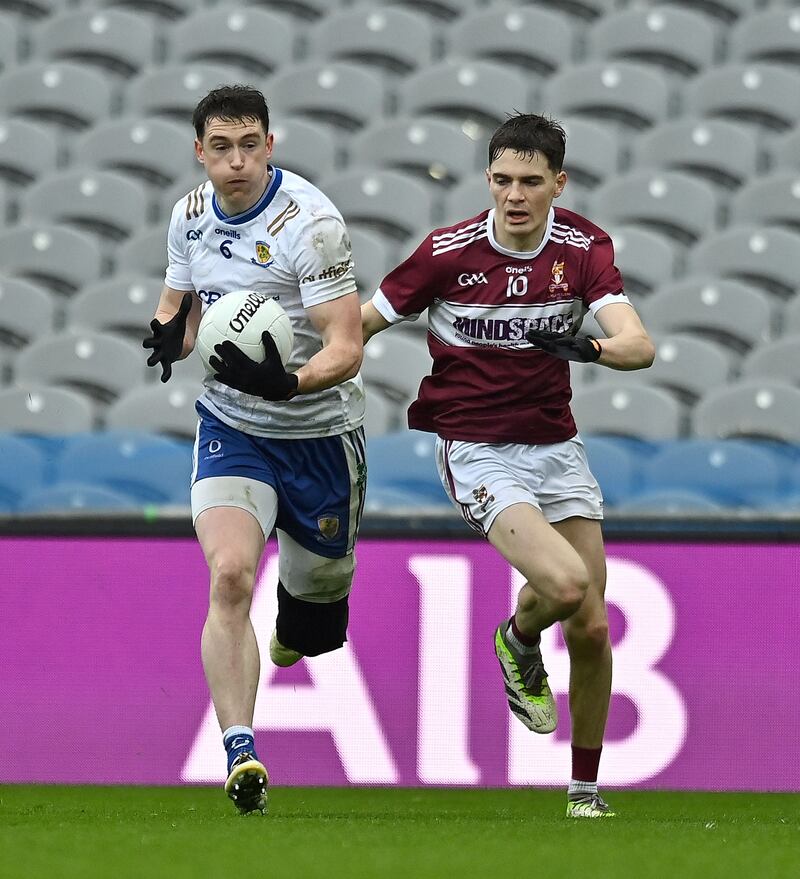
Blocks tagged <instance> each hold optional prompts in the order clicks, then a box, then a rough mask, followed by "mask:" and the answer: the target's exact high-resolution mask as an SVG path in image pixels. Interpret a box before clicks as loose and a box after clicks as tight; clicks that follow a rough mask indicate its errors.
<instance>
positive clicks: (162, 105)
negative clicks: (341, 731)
mask: <svg viewBox="0 0 800 879" xmlns="http://www.w3.org/2000/svg"><path fill="white" fill-rule="evenodd" d="M241 78H242V75H241V72H240V71H239V70H237V68H235V67H233V66H232V65H222V64H207V63H203V64H169V65H165V66H164V67H156V68H152V69H150V70H146V71H144V72H142V73H140V74H139V75H138V76H134V77H132V78H131V79H129V80H128V81H127V84H126V87H125V93H124V100H123V104H124V110H125V112H127V113H129V114H132V115H136V114H141V115H143V116H165V117H167V118H172V119H175V120H176V121H177V122H183V123H186V122H187V121H188V120H190V119H191V118H192V112H193V111H194V108H195V106H196V104H197V102H198V101H199V100H200V99H201V98H202V97H203V96H204V95H206V94H207V93H208V92H209V91H210V90H211V89H213V88H216V87H217V86H220V85H223V84H225V83H233V82H239V81H240V80H241ZM189 146H190V144H187V145H186V147H187V149H188V148H189Z"/></svg>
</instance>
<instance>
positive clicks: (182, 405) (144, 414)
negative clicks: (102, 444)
mask: <svg viewBox="0 0 800 879" xmlns="http://www.w3.org/2000/svg"><path fill="white" fill-rule="evenodd" d="M199 390H200V389H199V388H198V387H197V384H196V383H194V382H178V381H170V382H168V383H167V384H162V383H161V382H155V383H154V384H149V385H144V386H140V387H135V388H133V389H131V390H129V391H128V392H127V393H125V394H124V395H123V396H122V397H120V398H119V399H118V400H116V401H115V402H114V403H112V404H111V405H110V406H109V407H108V409H107V411H106V414H105V426H106V427H107V428H108V429H117V430H143V431H152V432H154V433H163V434H167V435H168V436H174V437H177V438H180V439H194V436H195V432H196V430H197V412H196V411H195V408H194V404H195V400H196V399H197V396H198V392H199Z"/></svg>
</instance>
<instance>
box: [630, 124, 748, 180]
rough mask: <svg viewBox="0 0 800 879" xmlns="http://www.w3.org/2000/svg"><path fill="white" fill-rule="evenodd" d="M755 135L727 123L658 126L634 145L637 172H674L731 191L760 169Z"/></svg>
mask: <svg viewBox="0 0 800 879" xmlns="http://www.w3.org/2000/svg"><path fill="white" fill-rule="evenodd" d="M758 152H759V145H758V141H757V139H756V135H755V133H754V132H753V131H752V130H750V129H749V128H747V127H746V126H745V125H742V124H739V125H737V124H736V123H735V122H733V121H730V120H727V119H699V118H696V117H695V118H681V119H676V120H674V121H671V122H665V123H662V124H661V125H656V126H655V127H654V128H652V129H650V131H646V132H644V133H643V134H640V135H639V137H638V138H637V139H636V140H635V141H634V144H633V162H632V164H633V167H634V168H674V169H675V170H678V171H688V172H691V173H694V174H697V175H699V176H700V177H704V178H705V179H707V180H709V181H710V182H712V183H715V184H718V185H720V186H725V187H727V188H733V187H736V186H740V185H741V184H742V183H743V182H744V181H746V180H748V179H749V178H750V177H752V176H754V175H755V173H756V171H757V169H758Z"/></svg>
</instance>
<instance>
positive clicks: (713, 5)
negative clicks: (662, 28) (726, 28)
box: [648, 0, 761, 24]
mask: <svg viewBox="0 0 800 879" xmlns="http://www.w3.org/2000/svg"><path fill="white" fill-rule="evenodd" d="M648 2H649V3H658V2H660V0H648ZM672 2H673V3H677V4H678V5H680V6H688V7H689V8H690V9H694V10H697V11H699V12H703V13H705V14H706V15H708V16H709V17H710V18H712V19H716V20H717V21H718V22H720V23H725V24H729V23H730V22H733V21H736V20H737V19H738V18H740V17H744V16H747V15H750V14H752V13H753V12H754V11H755V9H756V7H757V6H758V5H759V4H760V2H761V0H672Z"/></svg>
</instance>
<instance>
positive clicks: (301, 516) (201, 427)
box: [192, 403, 367, 558]
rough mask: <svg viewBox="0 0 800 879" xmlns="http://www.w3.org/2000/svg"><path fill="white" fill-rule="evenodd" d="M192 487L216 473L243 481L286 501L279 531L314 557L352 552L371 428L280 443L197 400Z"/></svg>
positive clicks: (280, 507)
mask: <svg viewBox="0 0 800 879" xmlns="http://www.w3.org/2000/svg"><path fill="white" fill-rule="evenodd" d="M196 408H197V414H198V415H199V417H200V422H199V424H198V428H197V440H196V442H195V464H194V471H193V474H192V485H194V484H195V483H196V482H199V481H200V480H201V479H209V478H211V477H214V476H242V477H245V478H247V479H253V480H256V481H258V482H263V483H266V484H267V485H270V486H271V487H272V488H273V489H274V490H275V493H276V494H277V496H278V511H277V518H276V520H275V527H276V528H280V529H281V530H282V531H285V532H286V533H287V534H288V535H289V536H290V537H291V538H292V539H294V540H295V541H297V543H299V544H300V545H301V546H302V547H304V548H305V549H307V550H309V551H310V552H313V553H317V554H318V555H321V556H325V557H327V558H342V557H343V556H345V555H347V553H349V552H351V551H352V549H353V543H354V541H355V536H356V533H357V531H358V525H359V522H360V519H361V513H362V511H363V508H364V495H365V492H366V481H367V466H366V456H365V442H364V430H363V428H358V429H357V430H353V431H350V432H349V433H346V434H341V435H337V436H325V437H314V438H311V439H291V440H287V439H275V438H272V437H259V436H253V435H252V434H248V433H244V432H243V431H241V430H237V429H236V428H234V427H230V426H229V425H227V424H225V422H224V421H221V420H220V419H219V418H217V417H216V416H215V415H212V414H211V413H210V412H209V411H208V409H206V408H205V407H204V406H203V405H202V404H200V403H197V406H196Z"/></svg>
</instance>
